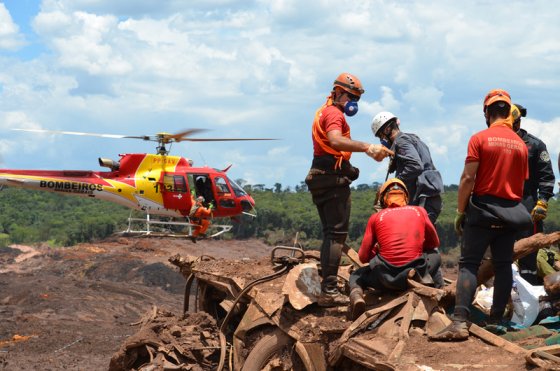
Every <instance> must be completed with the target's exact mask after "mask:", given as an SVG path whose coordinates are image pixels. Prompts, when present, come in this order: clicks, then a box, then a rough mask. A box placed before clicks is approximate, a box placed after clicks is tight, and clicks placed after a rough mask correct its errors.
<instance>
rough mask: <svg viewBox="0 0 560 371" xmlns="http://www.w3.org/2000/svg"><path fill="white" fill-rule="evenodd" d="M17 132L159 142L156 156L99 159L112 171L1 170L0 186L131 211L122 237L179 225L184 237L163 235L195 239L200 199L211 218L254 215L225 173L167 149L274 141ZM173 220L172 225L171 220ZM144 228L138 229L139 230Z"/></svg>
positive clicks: (222, 228) (187, 134) (221, 228)
mask: <svg viewBox="0 0 560 371" xmlns="http://www.w3.org/2000/svg"><path fill="white" fill-rule="evenodd" d="M13 130H19V131H28V132H38V133H49V134H65V135H80V136H95V137H104V138H116V139H120V138H129V139H140V140H145V141H152V142H156V143H157V148H156V149H157V153H155V154H147V153H126V154H119V156H120V160H118V161H114V160H111V159H107V158H101V157H100V158H99V159H98V161H99V165H100V166H102V167H106V168H109V171H90V170H19V169H0V185H2V186H10V187H20V188H26V189H32V190H39V191H49V192H57V193H60V194H65V195H72V196H81V197H90V198H96V199H101V200H106V201H110V202H114V203H117V204H120V205H123V206H126V207H128V208H130V209H131V214H130V216H129V218H128V227H127V229H126V230H125V231H124V232H123V233H127V234H141V235H160V234H162V233H160V232H156V231H155V229H154V228H152V226H177V227H178V228H184V229H185V230H186V233H181V234H176V233H163V234H165V235H181V236H183V235H184V236H192V233H193V228H198V227H200V225H199V224H197V223H196V222H195V221H194V220H193V215H192V210H193V206H195V207H196V202H197V201H196V200H197V199H198V200H199V201H200V200H202V201H203V203H204V205H205V206H206V207H209V208H210V209H211V210H212V217H213V218H235V217H237V216H239V215H243V214H245V215H250V216H256V211H255V201H254V200H253V198H252V197H251V196H250V195H249V194H248V193H247V192H245V190H243V188H242V187H241V186H239V185H238V184H237V183H236V182H234V181H233V180H232V179H230V178H229V177H228V176H227V175H226V172H227V171H228V170H229V168H230V167H231V165H229V166H228V167H226V168H225V169H222V170H218V169H214V168H211V167H208V166H203V167H195V166H193V162H192V160H190V159H188V158H185V157H181V156H172V155H169V150H168V148H167V146H168V145H169V146H171V145H172V144H173V143H178V142H182V141H190V142H215V141H256V140H276V139H274V138H192V137H191V136H192V135H194V134H198V133H200V132H203V131H206V130H205V129H189V130H184V131H182V132H179V133H175V134H170V133H158V134H155V135H152V136H148V135H143V136H129V135H116V134H96V133H82V132H74V131H53V130H43V129H13ZM134 210H140V211H143V212H144V213H145V218H133V217H132V212H133V211H134ZM169 219H171V220H169ZM139 224H140V225H141V226H142V227H141V228H137V226H138V225H139ZM231 228H232V226H231V225H229V224H223V225H222V224H213V225H212V230H213V231H214V232H213V233H211V234H209V236H208V237H215V236H218V235H220V234H222V233H225V232H227V231H229V230H230V229H231Z"/></svg>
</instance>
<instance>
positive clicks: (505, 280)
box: [454, 223, 515, 320]
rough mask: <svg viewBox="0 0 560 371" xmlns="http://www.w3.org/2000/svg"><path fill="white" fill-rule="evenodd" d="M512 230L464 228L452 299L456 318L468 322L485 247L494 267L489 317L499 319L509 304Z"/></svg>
mask: <svg viewBox="0 0 560 371" xmlns="http://www.w3.org/2000/svg"><path fill="white" fill-rule="evenodd" d="M514 242H515V230H513V229H511V228H490V227H479V226H474V225H470V224H468V223H467V224H466V225H465V227H464V230H463V243H462V245H461V258H460V259H459V277H458V279H457V293H456V299H455V312H454V316H455V318H457V319H459V320H467V319H468V316H469V313H470V310H469V307H470V305H471V303H472V301H473V299H474V293H475V291H476V288H477V286H478V285H477V274H478V268H479V266H480V263H481V262H482V258H483V256H484V252H485V251H486V249H487V248H488V247H490V250H491V252H492V263H493V265H494V273H495V278H494V297H493V300H492V308H491V310H490V315H491V316H495V317H502V316H503V314H504V311H505V308H506V305H507V303H508V301H509V298H510V294H511V286H512V281H513V279H512V273H511V264H512V260H513V244H514Z"/></svg>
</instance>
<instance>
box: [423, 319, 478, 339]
mask: <svg viewBox="0 0 560 371" xmlns="http://www.w3.org/2000/svg"><path fill="white" fill-rule="evenodd" d="M468 338H469V328H468V326H467V322H466V321H458V320H453V321H452V322H451V324H450V325H449V326H447V327H446V328H444V329H443V330H441V331H440V332H438V333H437V334H435V335H432V336H430V340H435V341H461V340H467V339H468Z"/></svg>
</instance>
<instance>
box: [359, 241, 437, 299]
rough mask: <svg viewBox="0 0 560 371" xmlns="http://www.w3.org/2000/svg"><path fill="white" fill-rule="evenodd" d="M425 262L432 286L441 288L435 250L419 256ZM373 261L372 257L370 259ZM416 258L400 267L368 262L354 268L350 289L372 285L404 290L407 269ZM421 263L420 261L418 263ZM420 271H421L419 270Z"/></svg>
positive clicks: (379, 288) (380, 288) (413, 264)
mask: <svg viewBox="0 0 560 371" xmlns="http://www.w3.org/2000/svg"><path fill="white" fill-rule="evenodd" d="M421 257H422V258H423V259H424V261H425V262H426V266H424V267H425V269H427V272H428V273H429V274H430V276H431V277H432V280H433V281H434V286H435V287H436V288H441V287H443V286H444V281H443V276H442V275H441V270H440V266H441V256H440V255H439V252H438V251H437V250H432V251H428V252H425V253H424V254H422V256H421ZM374 259H375V258H374ZM372 261H373V259H372ZM416 262H417V260H413V261H412V262H410V263H408V264H405V265H403V266H401V267H396V266H393V265H390V264H388V263H386V262H383V264H384V265H385V266H384V267H381V266H380V265H379V264H371V262H370V264H369V265H368V266H365V267H361V268H358V269H356V270H355V271H354V272H352V273H351V274H350V279H349V286H350V289H354V288H358V287H360V288H362V289H365V288H367V287H372V288H374V289H378V290H384V289H388V290H396V291H401V290H405V289H406V287H407V274H406V273H408V271H409V270H410V269H412V268H416V267H414V266H415V265H416V264H415V263H416ZM420 264H422V263H420ZM372 265H373V267H372ZM419 273H421V272H419ZM387 274H390V275H391V277H383V276H384V275H387ZM387 282H391V285H387V284H386V283H387Z"/></svg>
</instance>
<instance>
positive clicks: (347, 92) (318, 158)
mask: <svg viewBox="0 0 560 371" xmlns="http://www.w3.org/2000/svg"><path fill="white" fill-rule="evenodd" d="M363 93H364V88H363V86H362V83H361V82H360V80H359V79H358V78H357V77H356V76H354V75H351V74H349V73H342V74H340V75H339V76H338V77H337V78H336V80H335V81H334V83H333V88H332V91H331V94H330V95H329V96H328V97H327V101H326V102H325V103H324V104H323V105H322V106H321V107H320V108H319V109H318V110H317V111H316V113H315V118H314V120H313V125H312V140H313V162H312V164H311V169H310V170H309V173H308V174H307V176H306V178H305V183H306V184H307V187H308V189H309V191H310V192H311V196H312V198H313V203H314V204H315V206H316V207H317V211H318V212H319V217H320V219H321V224H322V230H323V243H322V245H321V295H320V296H319V299H318V304H319V305H320V306H336V305H347V304H348V303H349V300H348V297H346V296H344V295H342V294H341V293H340V292H339V291H338V280H337V273H338V265H339V263H340V258H341V255H342V249H343V247H344V242H345V241H346V237H347V235H348V224H349V219H350V208H351V201H350V184H351V183H352V181H354V180H356V179H357V178H358V176H359V169H358V168H356V167H354V166H352V164H350V161H349V160H350V157H351V155H352V152H365V153H366V154H367V155H368V156H370V157H372V158H373V159H375V160H376V161H382V160H383V159H384V158H385V157H387V156H389V155H392V154H393V152H392V151H391V150H389V149H387V148H385V147H384V146H382V145H378V144H369V143H365V142H359V141H355V140H352V139H351V138H350V126H349V125H348V123H347V122H346V118H345V117H344V115H346V116H354V115H355V114H356V113H357V112H358V101H359V100H360V97H361V95H362V94H363Z"/></svg>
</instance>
